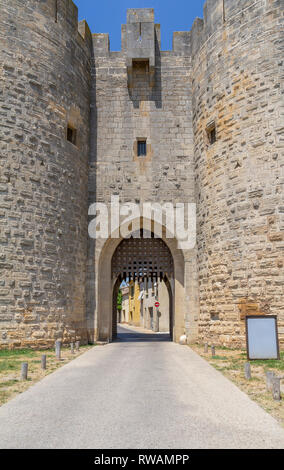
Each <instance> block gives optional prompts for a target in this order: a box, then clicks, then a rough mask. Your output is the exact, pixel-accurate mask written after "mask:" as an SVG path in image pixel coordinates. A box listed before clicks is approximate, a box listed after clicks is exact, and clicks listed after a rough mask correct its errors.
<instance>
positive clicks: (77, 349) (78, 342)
mask: <svg viewBox="0 0 284 470" xmlns="http://www.w3.org/2000/svg"><path fill="white" fill-rule="evenodd" d="M75 344H76V351H79V347H80V341H76V343H75Z"/></svg>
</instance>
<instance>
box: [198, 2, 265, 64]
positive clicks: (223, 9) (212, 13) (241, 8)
mask: <svg viewBox="0 0 284 470" xmlns="http://www.w3.org/2000/svg"><path fill="white" fill-rule="evenodd" d="M257 3H259V0H207V1H206V2H205V4H204V7H203V19H202V18H196V19H195V20H194V22H193V25H192V28H191V52H192V55H193V56H195V55H196V54H197V53H198V51H199V49H200V47H201V46H202V45H203V44H204V43H205V42H206V41H207V40H208V39H209V38H210V37H211V36H212V35H213V34H214V33H215V32H216V31H217V30H219V29H220V28H222V27H223V26H224V25H226V24H228V23H229V22H230V21H232V20H233V18H234V17H235V16H238V15H243V14H244V12H245V11H246V10H247V8H249V7H250V6H252V5H254V4H257Z"/></svg>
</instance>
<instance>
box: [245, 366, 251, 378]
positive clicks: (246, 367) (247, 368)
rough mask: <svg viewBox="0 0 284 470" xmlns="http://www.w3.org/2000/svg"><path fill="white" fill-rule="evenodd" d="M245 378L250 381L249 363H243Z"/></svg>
mask: <svg viewBox="0 0 284 470" xmlns="http://www.w3.org/2000/svg"><path fill="white" fill-rule="evenodd" d="M245 378H246V379H247V380H250V379H251V370H250V363H249V362H246V363H245Z"/></svg>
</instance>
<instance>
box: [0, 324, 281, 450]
mask: <svg viewBox="0 0 284 470" xmlns="http://www.w3.org/2000/svg"><path fill="white" fill-rule="evenodd" d="M119 332H120V339H119V341H117V342H115V343H112V344H109V345H105V346H95V347H94V348H92V349H91V350H89V351H87V352H86V353H85V354H83V355H82V356H80V357H78V358H77V359H75V360H73V361H72V362H70V363H69V364H66V365H65V366H63V367H62V368H61V369H59V370H57V371H56V372H54V373H53V374H51V375H49V376H47V377H45V378H44V379H43V380H42V381H41V382H39V383H37V384H36V385H34V386H33V387H31V388H30V389H29V390H27V391H26V392H24V393H22V394H21V395H18V396H17V397H16V398H14V399H13V400H11V401H10V402H9V403H7V404H6V405H4V406H2V407H1V408H0V448H1V449H4V448H20V449H23V448H25V449H36V448H49V449H52V448H59V449H60V448H61V449H62V448H71V449H100V448H102V449H109V448H110V449H118V448H122V449H131V448H133V449H136V448H141V449H143V448H151V449H159V448H169V449H171V448H173V449H174V448H178V449H181V448H184V449H198V448H223V449H224V448H244V449H246V448H283V447H284V430H283V429H282V428H281V427H280V426H279V425H278V424H277V422H276V421H275V420H274V419H273V418H272V417H271V416H269V415H268V414H267V413H265V411H263V410H262V409H261V408H260V407H259V406H258V405H257V404H255V403H254V402H252V401H251V400H250V399H249V398H248V397H247V396H246V395H245V394H244V393H242V392H241V391H240V390H239V389H238V388H237V387H236V386H234V385H233V384H232V383H231V382H230V381H229V380H227V379H226V378H225V377H223V376H222V375H221V373H219V372H217V371H216V370H215V369H213V368H212V367H211V366H210V365H209V364H208V363H207V362H206V361H204V360H203V359H201V358H200V357H199V356H198V355H197V354H196V353H194V352H193V351H192V350H191V349H190V348H188V347H187V346H180V345H177V344H174V343H171V342H168V341H166V340H167V336H166V335H161V334H160V335H159V334H154V335H153V334H148V335H147V334H146V335H143V333H133V332H132V333H131V331H130V330H129V328H127V329H126V328H125V329H122V328H119Z"/></svg>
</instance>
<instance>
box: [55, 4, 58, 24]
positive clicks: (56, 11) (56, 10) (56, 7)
mask: <svg viewBox="0 0 284 470" xmlns="http://www.w3.org/2000/svg"><path fill="white" fill-rule="evenodd" d="M57 15H58V0H55V23H57Z"/></svg>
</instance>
